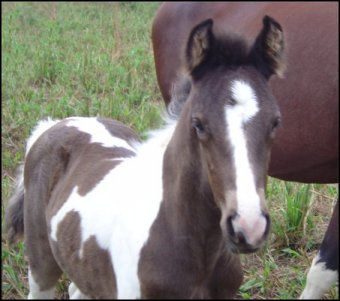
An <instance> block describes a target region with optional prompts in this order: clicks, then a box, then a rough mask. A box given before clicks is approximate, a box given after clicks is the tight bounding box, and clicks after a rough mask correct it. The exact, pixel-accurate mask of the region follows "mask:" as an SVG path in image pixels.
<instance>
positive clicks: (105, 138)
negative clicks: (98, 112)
mask: <svg viewBox="0 0 340 301" xmlns="http://www.w3.org/2000/svg"><path fill="white" fill-rule="evenodd" d="M67 119H68V120H69V121H68V122H67V124H66V125H67V126H74V127H76V128H77V129H78V130H79V131H81V132H83V133H87V134H89V135H91V141H90V143H101V144H102V146H104V147H123V148H126V149H128V150H131V151H133V152H134V151H135V149H134V148H133V147H131V145H130V144H129V143H127V142H126V141H125V140H123V139H121V138H117V137H115V136H112V134H111V133H110V132H109V131H108V130H107V129H106V128H105V126H104V124H102V123H101V122H99V121H98V120H97V118H95V117H70V118H67Z"/></svg>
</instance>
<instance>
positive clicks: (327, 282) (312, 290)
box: [299, 253, 339, 300]
mask: <svg viewBox="0 0 340 301" xmlns="http://www.w3.org/2000/svg"><path fill="white" fill-rule="evenodd" d="M319 260H320V254H319V253H318V254H317V256H315V257H314V259H313V262H312V266H311V268H310V270H309V272H308V274H307V282H306V287H305V289H304V290H303V292H302V294H301V296H300V298H299V299H319V300H321V298H322V297H323V295H324V294H325V293H326V292H327V291H328V290H329V289H330V288H331V286H332V284H333V283H335V282H336V281H337V280H338V277H339V275H338V271H333V270H327V268H326V264H325V262H318V261H319Z"/></svg>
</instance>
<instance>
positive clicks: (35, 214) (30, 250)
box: [24, 193, 62, 299]
mask: <svg viewBox="0 0 340 301" xmlns="http://www.w3.org/2000/svg"><path fill="white" fill-rule="evenodd" d="M27 196H28V197H27V198H25V202H26V201H27V202H30V201H31V199H30V197H29V196H30V194H29V193H28V194H27ZM31 203H32V201H31ZM27 207H28V208H27ZM32 207H33V206H32ZM40 207H43V206H42V205H41V206H40ZM40 207H39V206H35V207H33V208H31V207H29V206H26V208H25V220H24V223H25V246H26V251H25V253H26V256H27V258H28V265H29V288H30V293H29V295H28V298H29V299H48V298H51V299H53V298H54V286H55V284H56V283H57V281H58V279H59V277H60V276H61V274H62V270H61V269H60V267H59V265H58V264H57V262H56V260H55V258H54V256H53V253H52V250H51V247H50V243H49V239H48V230H47V226H46V219H45V214H44V212H42V208H40Z"/></svg>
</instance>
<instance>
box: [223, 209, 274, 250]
mask: <svg viewBox="0 0 340 301" xmlns="http://www.w3.org/2000/svg"><path fill="white" fill-rule="evenodd" d="M226 226H227V230H228V231H227V232H228V235H229V240H230V242H231V244H232V246H231V249H232V251H235V252H239V253H252V252H255V251H257V250H258V249H259V248H260V247H261V246H262V245H263V243H264V242H265V240H266V238H267V236H268V232H269V228H270V217H269V215H268V214H267V213H264V212H261V214H259V215H258V216H257V217H254V218H252V219H247V218H245V217H243V216H241V215H239V214H238V213H234V214H232V215H230V216H229V217H228V218H227V225H226Z"/></svg>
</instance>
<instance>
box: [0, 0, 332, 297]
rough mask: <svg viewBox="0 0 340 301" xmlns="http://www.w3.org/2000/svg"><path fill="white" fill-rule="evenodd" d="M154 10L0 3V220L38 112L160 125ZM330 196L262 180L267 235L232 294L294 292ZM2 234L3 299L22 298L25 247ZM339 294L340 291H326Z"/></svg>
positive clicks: (140, 127)
mask: <svg viewBox="0 0 340 301" xmlns="http://www.w3.org/2000/svg"><path fill="white" fill-rule="evenodd" d="M158 6H159V4H158V3H133V2H129V3H49V2H42V3H20V2H14V3H12V2H11V3H9V2H8V3H3V2H2V70H1V72H2V83H1V84H2V124H1V126H2V204H3V205H2V208H1V209H2V210H1V214H2V221H3V220H4V218H3V217H4V207H5V206H6V202H7V200H8V199H9V197H10V195H11V192H12V190H13V186H14V179H15V176H16V168H17V167H18V165H19V163H20V162H21V161H22V160H23V155H24V147H25V140H26V138H27V137H28V136H29V134H30V131H31V130H32V128H33V126H34V125H35V124H36V122H37V121H38V120H40V119H41V118H44V117H47V116H51V117H53V118H63V117H67V116H71V115H80V116H97V115H98V116H103V117H110V118H114V119H118V120H120V121H122V122H124V123H126V124H127V125H129V126H131V127H132V128H133V129H135V130H136V131H137V132H138V133H140V134H142V133H144V132H145V131H146V130H147V129H149V128H156V127H157V126H158V125H159V124H160V112H161V110H162V109H163V107H164V105H163V102H162V98H161V94H160V92H159V89H158V86H157V81H156V75H155V70H154V62H153V55H152V46H151V39H150V36H151V22H152V19H153V17H154V15H155V11H156V9H157V8H158ZM337 196H338V187H337V186H336V185H314V184H313V185H305V184H296V183H285V182H282V181H278V180H274V179H270V180H269V183H268V189H267V198H268V206H269V208H270V213H271V218H272V230H271V233H270V238H269V240H268V243H267V245H266V246H265V247H264V248H263V249H262V250H261V251H260V252H258V253H257V254H251V255H242V261H243V264H244V271H245V280H244V283H243V285H242V286H241V288H240V291H239V294H238V296H237V297H238V298H244V299H253V298H257V299H266V298H271V299H288V298H296V297H297V296H298V295H299V294H300V293H301V291H302V288H303V285H304V283H305V275H306V270H307V269H308V267H309V266H310V263H311V260H312V258H313V256H314V255H315V252H316V250H317V247H318V245H319V243H320V242H321V239H322V237H323V234H324V231H325V229H326V227H327V224H328V220H329V217H330V214H331V210H332V208H333V207H332V206H333V205H334V203H335V200H336V199H337ZM2 233H4V229H3V222H2ZM2 237H3V238H2V253H1V255H2V298H4V299H20V298H25V297H26V296H27V293H28V290H27V287H28V286H27V265H26V262H25V258H24V245H23V244H22V243H19V244H18V245H15V246H12V247H9V246H8V243H7V241H6V238H5V236H2ZM67 285H68V280H67V279H66V277H64V278H63V279H62V280H61V281H60V283H59V284H58V286H57V297H58V298H66V297H67ZM337 297H338V291H337V289H332V290H331V292H330V293H329V294H327V296H326V298H328V299H337Z"/></svg>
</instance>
